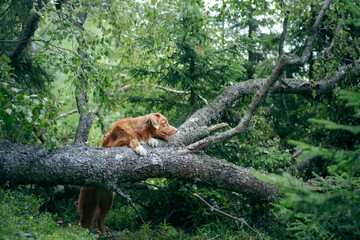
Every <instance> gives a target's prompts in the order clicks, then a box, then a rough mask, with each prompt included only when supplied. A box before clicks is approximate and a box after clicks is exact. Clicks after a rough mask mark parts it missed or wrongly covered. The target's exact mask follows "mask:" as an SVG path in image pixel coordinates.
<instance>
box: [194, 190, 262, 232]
mask: <svg viewBox="0 0 360 240" xmlns="http://www.w3.org/2000/svg"><path fill="white" fill-rule="evenodd" d="M194 196H195V197H197V198H198V199H200V200H201V201H202V202H203V203H205V204H206V205H207V206H208V207H209V208H210V210H211V211H215V212H218V213H220V214H222V215H224V216H226V217H229V218H232V219H234V220H235V221H236V222H241V223H242V224H244V225H245V226H247V227H248V228H250V229H251V230H252V231H253V232H254V233H256V234H257V235H258V236H259V237H260V239H263V236H262V234H260V233H259V231H258V230H256V229H255V228H253V227H251V226H250V225H249V224H248V223H247V222H246V221H245V219H244V218H238V217H234V216H232V215H230V214H228V213H226V212H223V211H221V210H220V209H217V208H216V207H214V206H211V205H210V204H209V203H208V202H207V201H205V199H203V198H202V197H200V195H199V194H197V193H194Z"/></svg>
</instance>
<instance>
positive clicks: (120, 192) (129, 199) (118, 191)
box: [113, 185, 145, 224]
mask: <svg viewBox="0 0 360 240" xmlns="http://www.w3.org/2000/svg"><path fill="white" fill-rule="evenodd" d="M113 189H114V191H115V192H116V193H117V194H119V195H120V196H122V197H123V198H125V199H126V200H128V202H129V204H130V206H131V207H132V208H133V209H134V210H135V212H136V214H137V215H138V216H139V218H140V219H141V221H142V223H143V224H145V221H144V219H143V218H142V216H141V214H140V212H139V211H138V210H137V208H136V207H135V206H134V204H133V202H132V200H131V198H130V196H129V195H126V194H125V193H123V192H122V191H121V190H120V189H119V188H118V187H116V186H115V185H114V186H113Z"/></svg>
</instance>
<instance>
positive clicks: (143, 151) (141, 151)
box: [134, 145, 147, 156]
mask: <svg viewBox="0 0 360 240" xmlns="http://www.w3.org/2000/svg"><path fill="white" fill-rule="evenodd" d="M134 150H135V152H136V153H137V154H139V155H140V156H146V155H147V151H146V149H145V148H144V147H143V146H141V145H139V146H138V147H136V148H135V149H134Z"/></svg>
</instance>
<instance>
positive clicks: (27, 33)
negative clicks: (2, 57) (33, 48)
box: [6, 13, 40, 62]
mask: <svg viewBox="0 0 360 240" xmlns="http://www.w3.org/2000/svg"><path fill="white" fill-rule="evenodd" d="M39 22H40V16H39V15H38V14H37V13H34V14H32V15H31V17H30V18H29V21H28V22H27V24H26V26H25V28H24V33H23V36H22V38H21V40H20V41H19V42H18V44H17V45H16V47H15V48H14V50H13V51H12V52H9V53H7V54H6V55H7V56H8V57H9V58H10V60H11V61H12V62H13V61H15V60H16V59H17V58H18V57H19V56H20V54H21V53H22V52H23V51H24V49H25V48H26V47H27V46H28V44H29V42H30V40H31V38H32V37H33V36H34V33H35V31H36V29H37V28H38V25H39Z"/></svg>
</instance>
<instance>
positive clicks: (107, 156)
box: [0, 141, 278, 200]
mask: <svg viewBox="0 0 360 240" xmlns="http://www.w3.org/2000/svg"><path fill="white" fill-rule="evenodd" d="M166 145H167V144H166V143H164V142H163V141H162V143H161V147H159V148H150V147H148V146H144V147H145V148H146V149H147V150H148V152H149V154H148V156H146V157H140V156H138V155H136V153H135V152H134V151H133V150H131V149H130V148H128V147H119V148H93V147H88V146H84V145H82V146H75V147H64V148H58V149H55V150H53V151H52V150H49V149H45V148H41V147H37V146H28V145H20V144H14V143H11V142H9V141H0V149H1V150H0V182H5V181H10V183H14V184H40V185H58V184H72V185H82V186H88V185H91V186H99V187H103V188H105V189H111V188H113V186H115V185H116V184H119V183H125V182H137V181H141V180H145V179H147V178H153V177H165V178H171V179H173V178H176V179H182V180H188V181H192V182H194V183H200V184H206V185H209V186H212V187H215V188H221V189H227V190H230V191H234V192H238V193H244V194H247V195H249V196H252V197H254V199H257V200H270V199H273V198H274V196H275V194H276V193H277V191H278V189H277V187H275V186H273V185H270V184H267V183H263V182H261V181H259V180H257V179H256V178H255V177H254V176H253V175H252V172H253V171H254V170H253V169H251V168H242V167H239V166H236V165H234V164H231V163H228V162H226V161H224V160H220V159H216V158H212V157H210V156H208V155H206V154H204V153H192V152H189V151H187V150H186V149H184V148H179V147H168V146H166Z"/></svg>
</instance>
